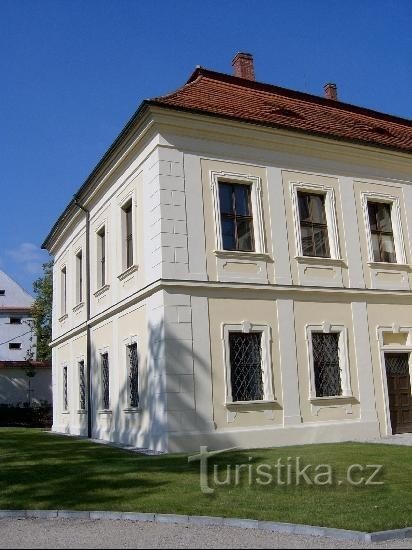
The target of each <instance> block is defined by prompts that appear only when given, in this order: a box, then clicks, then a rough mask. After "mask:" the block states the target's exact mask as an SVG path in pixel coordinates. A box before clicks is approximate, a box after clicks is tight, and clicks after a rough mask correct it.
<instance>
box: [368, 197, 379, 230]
mask: <svg viewBox="0 0 412 550" xmlns="http://www.w3.org/2000/svg"><path fill="white" fill-rule="evenodd" d="M368 214H369V225H370V227H371V230H372V231H374V230H375V229H377V226H376V208H375V204H373V203H370V202H369V203H368Z"/></svg>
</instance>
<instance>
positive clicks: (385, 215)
mask: <svg viewBox="0 0 412 550" xmlns="http://www.w3.org/2000/svg"><path fill="white" fill-rule="evenodd" d="M376 219H377V224H378V229H379V231H385V232H390V233H392V221H391V208H390V206H389V204H379V205H378V207H377V209H376Z"/></svg>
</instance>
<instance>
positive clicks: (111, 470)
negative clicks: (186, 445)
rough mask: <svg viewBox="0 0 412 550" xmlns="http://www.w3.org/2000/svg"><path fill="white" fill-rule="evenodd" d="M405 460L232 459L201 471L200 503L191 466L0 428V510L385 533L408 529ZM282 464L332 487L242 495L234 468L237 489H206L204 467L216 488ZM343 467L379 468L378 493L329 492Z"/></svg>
mask: <svg viewBox="0 0 412 550" xmlns="http://www.w3.org/2000/svg"><path fill="white" fill-rule="evenodd" d="M411 450H412V449H411V448H409V447H401V446H391V445H367V444H358V443H353V444H352V443H350V444H329V445H308V446H300V447H287V448H273V449H269V450H254V451H239V452H238V451H234V452H230V453H225V454H224V455H219V456H217V457H216V458H215V459H213V461H211V466H210V468H209V471H210V476H209V479H210V481H209V483H210V486H213V487H215V488H216V490H215V492H214V494H212V495H206V494H202V493H201V492H200V488H199V463H196V462H195V463H190V464H188V461H187V456H185V455H164V456H156V457H152V456H150V457H149V456H142V455H136V454H133V453H129V452H125V451H122V450H119V449H114V448H111V447H107V446H102V445H98V444H93V443H89V442H87V441H84V440H77V439H72V438H65V437H59V436H53V435H50V434H48V433H45V432H42V431H40V430H27V429H8V428H1V429H0V509H76V510H115V511H136V512H158V513H175V514H192V515H210V516H232V517H240V518H254V519H262V520H274V521H282V522H293V523H305V524H311V525H323V526H329V527H339V528H344V529H356V530H363V531H376V530H382V529H395V528H400V527H406V526H411V525H412V461H411V457H412V453H411ZM249 457H252V458H251V460H249ZM288 457H291V458H292V460H290V461H289V463H290V464H293V463H294V461H295V458H296V457H300V460H301V464H303V465H307V464H313V465H316V464H321V463H322V464H330V465H331V466H332V467H333V470H334V481H333V484H332V485H326V486H317V485H306V484H300V485H298V486H296V485H295V484H294V480H295V477H294V472H293V471H292V477H291V479H292V484H291V485H287V484H286V485H278V484H277V482H274V483H272V484H270V485H267V486H261V485H258V484H257V483H256V481H254V482H253V483H252V485H249V483H248V475H249V470H248V468H247V467H244V468H243V470H242V475H240V477H239V480H240V483H239V484H238V485H237V486H236V485H235V483H234V476H233V478H232V484H231V485H230V486H224V485H221V486H216V485H214V482H213V468H214V465H218V466H219V467H220V470H219V478H220V480H221V481H222V480H223V478H224V474H225V472H226V470H223V468H224V467H226V464H232V465H235V464H242V463H245V464H248V465H249V466H250V471H252V473H253V476H252V479H253V480H255V479H256V468H257V466H258V465H259V464H262V463H264V464H268V465H274V464H276V462H277V461H278V459H279V458H280V459H282V461H283V463H284V464H287V463H288V462H287V460H288ZM353 463H356V464H361V465H367V464H382V465H384V468H383V470H382V472H381V473H380V475H379V476H378V477H377V480H378V481H383V482H384V483H383V485H374V486H365V485H359V486H351V485H349V484H348V483H346V482H345V481H344V482H343V483H341V484H339V483H338V481H339V480H340V479H342V480H345V478H346V470H347V467H348V466H349V465H351V464H353ZM366 473H367V474H368V475H367V476H366V477H368V476H369V475H370V474H371V473H372V470H367V472H366ZM353 477H354V479H358V478H359V476H358V475H354V476H353ZM261 479H265V480H267V477H266V478H263V477H262V478H261ZM285 479H286V476H285V475H283V477H282V478H281V480H283V481H284V480H285ZM311 479H312V480H313V479H314V473H313V471H312V474H311ZM324 480H325V478H323V481H324Z"/></svg>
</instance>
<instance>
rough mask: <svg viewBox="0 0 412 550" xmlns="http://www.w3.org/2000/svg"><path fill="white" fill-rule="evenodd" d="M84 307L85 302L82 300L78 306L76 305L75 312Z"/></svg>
mask: <svg viewBox="0 0 412 550" xmlns="http://www.w3.org/2000/svg"><path fill="white" fill-rule="evenodd" d="M83 308H84V302H80V303H79V304H77V306H74V308H73V313H78V312H79V311H81V310H82V309H83Z"/></svg>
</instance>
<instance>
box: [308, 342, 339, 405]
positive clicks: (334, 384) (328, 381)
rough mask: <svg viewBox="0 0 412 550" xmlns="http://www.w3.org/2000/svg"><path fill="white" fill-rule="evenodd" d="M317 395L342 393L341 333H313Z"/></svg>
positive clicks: (328, 395) (325, 395)
mask: <svg viewBox="0 0 412 550" xmlns="http://www.w3.org/2000/svg"><path fill="white" fill-rule="evenodd" d="M312 346H313V367H314V371H315V388H316V397H330V396H337V395H342V382H341V376H340V365H339V335H338V334H337V333H336V332H333V333H330V334H324V333H323V332H313V333H312Z"/></svg>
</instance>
